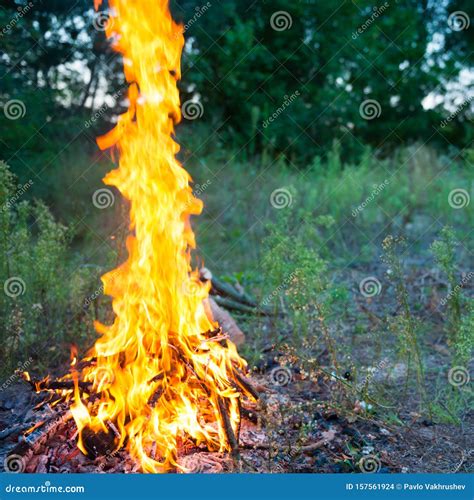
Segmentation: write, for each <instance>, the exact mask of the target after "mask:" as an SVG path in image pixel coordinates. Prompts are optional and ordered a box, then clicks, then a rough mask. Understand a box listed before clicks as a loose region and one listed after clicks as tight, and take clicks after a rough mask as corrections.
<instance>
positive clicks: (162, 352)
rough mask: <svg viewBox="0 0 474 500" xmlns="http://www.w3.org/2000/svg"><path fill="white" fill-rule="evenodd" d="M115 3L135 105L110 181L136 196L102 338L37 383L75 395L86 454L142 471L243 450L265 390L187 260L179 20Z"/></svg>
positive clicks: (124, 118) (150, 6)
mask: <svg viewBox="0 0 474 500" xmlns="http://www.w3.org/2000/svg"><path fill="white" fill-rule="evenodd" d="M100 3H101V0H96V5H95V7H96V9H97V8H99V6H100ZM109 8H110V17H109V20H108V23H107V29H106V33H107V36H108V38H109V39H110V40H111V42H112V45H113V47H114V50H116V51H117V52H119V53H120V54H122V56H123V61H124V71H125V77H126V79H127V81H128V83H129V88H128V101H129V105H128V110H127V111H126V112H125V113H124V114H122V115H121V116H120V117H119V119H118V123H117V126H116V127H115V128H114V129H113V130H112V131H111V132H109V133H108V134H107V135H105V136H103V137H100V138H99V139H98V144H99V146H100V148H101V149H108V148H112V150H113V151H114V152H117V156H118V158H119V160H118V164H119V166H118V168H117V169H115V170H113V171H111V172H110V173H108V174H107V175H106V177H105V178H104V182H105V184H107V185H109V186H114V187H115V188H116V189H118V190H119V191H120V193H121V194H122V195H123V197H124V198H125V199H126V200H128V202H129V205H130V235H129V236H128V239H127V249H128V258H127V260H126V261H125V262H124V263H123V264H122V265H120V266H119V267H118V268H117V269H114V270H113V271H111V272H109V273H107V274H105V275H104V276H103V277H102V281H103V284H104V291H105V293H106V294H107V295H110V296H111V297H112V299H113V301H112V306H113V311H114V313H115V320H114V322H113V324H111V325H103V324H101V323H96V325H95V326H96V330H97V332H98V333H99V334H100V338H99V339H98V340H97V341H96V343H95V345H94V347H93V348H92V350H91V352H90V353H88V355H87V357H86V358H84V359H82V360H79V359H78V357H77V355H76V354H74V355H73V358H72V362H71V373H70V374H68V375H67V376H66V377H63V378H62V379H61V380H59V381H55V382H54V381H51V380H50V379H49V378H48V379H45V380H42V381H40V382H33V384H34V386H35V389H36V390H38V391H39V390H43V389H46V390H57V391H60V393H61V396H62V397H63V398H64V399H65V400H67V401H69V402H70V410H71V413H72V416H73V418H74V421H75V423H76V425H77V429H78V433H77V436H78V437H77V439H78V441H77V446H78V447H79V449H80V450H81V451H82V452H83V453H84V454H87V455H88V456H90V457H96V456H98V455H101V454H104V455H105V454H113V453H114V452H116V451H117V450H119V449H122V448H124V447H125V448H126V449H127V450H128V452H129V453H130V455H131V456H132V457H133V458H134V459H135V460H136V461H137V462H138V463H139V464H140V466H141V469H142V470H143V471H144V472H166V471H168V470H170V469H173V470H174V469H177V468H178V469H179V467H180V466H179V463H178V455H179V452H180V449H183V447H186V446H187V445H189V444H192V445H193V446H195V447H204V448H205V449H207V450H209V451H220V452H226V451H228V452H236V450H237V448H238V435H239V426H240V418H241V417H240V410H241V399H242V398H243V397H248V398H253V399H255V398H257V396H258V395H257V393H256V392H255V390H254V389H253V388H252V387H251V385H250V384H249V382H248V381H247V380H246V379H245V378H244V372H245V369H246V363H245V361H244V360H243V359H242V358H241V357H240V356H239V354H238V353H237V350H236V347H235V345H234V344H233V343H232V342H231V341H230V340H229V338H228V336H227V335H226V334H225V332H223V331H222V329H221V328H220V327H219V325H218V324H217V322H215V321H214V320H213V317H212V314H211V311H210V307H209V304H208V300H207V299H208V293H209V288H210V284H209V282H206V281H202V280H201V279H200V276H199V272H198V270H193V269H192V267H191V251H192V250H193V249H194V248H195V238H194V233H193V231H192V229H191V224H190V216H191V215H198V214H199V213H200V212H201V210H202V202H201V201H200V200H198V199H197V198H195V196H194V195H193V192H192V189H191V186H190V182H191V178H190V176H189V174H188V173H187V172H186V170H185V169H184V168H183V166H182V165H181V164H180V163H179V161H178V160H177V159H176V154H177V153H178V151H179V145H178V144H177V143H176V141H175V139H174V132H175V125H176V124H177V123H178V122H179V121H180V119H181V110H180V98H179V91H178V87H177V82H178V80H179V79H180V76H181V69H180V59H181V53H182V49H183V45H184V38H183V28H182V26H180V25H178V24H177V23H175V22H174V21H173V19H172V17H171V14H170V11H169V7H168V1H167V0H135V1H133V2H130V1H127V0H111V1H110V2H109ZM26 376H27V375H26ZM27 377H28V376H27Z"/></svg>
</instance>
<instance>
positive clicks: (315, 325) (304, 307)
mask: <svg viewBox="0 0 474 500" xmlns="http://www.w3.org/2000/svg"><path fill="white" fill-rule="evenodd" d="M290 217H291V214H290V212H288V213H287V214H285V215H283V216H282V217H281V219H280V220H279V221H278V223H277V224H273V225H272V226H271V227H270V231H269V236H268V237H267V239H266V240H265V242H264V247H265V254H264V257H263V262H262V264H263V269H264V272H265V275H266V276H267V283H268V285H269V286H270V287H271V288H270V290H269V292H268V293H267V295H266V298H264V303H265V302H271V303H272V304H273V305H274V307H275V308H276V309H279V310H280V311H282V312H283V313H284V314H286V317H285V321H286V322H287V323H289V326H290V328H291V330H292V332H293V343H294V344H295V345H299V346H302V345H303V340H304V339H305V338H307V337H313V336H314V332H315V331H318V332H319V333H320V335H321V337H322V341H323V342H324V344H325V345H326V348H327V351H328V353H329V357H330V362H331V365H332V367H333V368H334V369H335V371H336V373H338V372H339V361H338V353H337V350H336V346H335V342H334V339H333V336H332V333H331V327H330V323H331V319H332V317H333V316H334V315H335V308H334V307H333V306H334V305H335V303H336V302H337V301H340V300H344V298H345V297H346V296H345V295H344V293H342V291H341V290H340V289H339V288H338V287H336V286H335V285H334V284H333V283H332V282H331V281H330V279H329V278H328V264H327V262H326V261H325V260H324V259H322V258H321V257H320V255H319V252H318V250H317V249H316V248H315V247H313V246H311V245H309V244H308V241H307V238H308V235H311V234H312V232H313V231H314V227H312V228H309V227H308V225H307V224H305V223H303V224H301V225H298V230H297V231H296V232H295V233H292V231H291V227H292V223H291V222H290V220H291V219H290ZM318 222H319V223H320V224H321V225H325V226H327V225H328V224H331V221H330V220H329V218H325V217H321V218H320V219H319V221H318Z"/></svg>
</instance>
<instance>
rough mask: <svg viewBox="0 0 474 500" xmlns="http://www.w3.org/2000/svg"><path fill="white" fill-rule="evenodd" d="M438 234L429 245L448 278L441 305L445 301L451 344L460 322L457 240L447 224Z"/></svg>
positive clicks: (453, 342) (453, 341)
mask: <svg viewBox="0 0 474 500" xmlns="http://www.w3.org/2000/svg"><path fill="white" fill-rule="evenodd" d="M440 236H441V237H440V239H439V240H437V241H435V242H433V244H432V245H431V251H432V252H433V254H434V256H435V258H436V261H437V263H438V265H439V266H440V267H441V269H442V271H443V272H444V273H445V274H446V276H447V278H448V283H449V290H448V294H447V297H446V299H443V301H442V303H443V305H444V303H446V305H447V310H448V328H447V329H448V339H449V341H450V343H451V344H455V343H456V336H457V332H458V331H459V326H460V324H461V286H460V284H459V280H458V278H457V273H456V246H457V241H456V236H455V233H454V231H453V230H452V229H451V228H450V227H449V226H445V227H444V228H443V229H442V230H441V235H440Z"/></svg>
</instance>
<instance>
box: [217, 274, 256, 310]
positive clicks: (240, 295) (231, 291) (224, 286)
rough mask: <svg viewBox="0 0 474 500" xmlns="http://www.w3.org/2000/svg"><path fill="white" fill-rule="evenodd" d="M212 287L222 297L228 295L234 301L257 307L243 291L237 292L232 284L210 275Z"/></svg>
mask: <svg viewBox="0 0 474 500" xmlns="http://www.w3.org/2000/svg"><path fill="white" fill-rule="evenodd" d="M211 283H212V288H213V289H214V290H215V291H216V293H217V294H218V295H223V296H224V297H229V298H231V299H232V300H235V301H236V302H240V303H242V304H245V305H247V306H250V307H257V302H256V301H255V300H254V299H253V298H252V297H250V296H249V295H247V294H246V293H245V292H239V291H238V290H236V289H235V288H234V287H233V286H232V285H230V284H229V283H226V282H224V281H221V280H220V279H218V278H216V277H215V276H212V278H211Z"/></svg>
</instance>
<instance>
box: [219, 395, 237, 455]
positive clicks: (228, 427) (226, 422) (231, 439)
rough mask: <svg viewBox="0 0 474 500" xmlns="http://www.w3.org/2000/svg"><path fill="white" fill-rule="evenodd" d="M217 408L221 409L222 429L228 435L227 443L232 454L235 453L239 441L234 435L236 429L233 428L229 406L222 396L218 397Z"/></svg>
mask: <svg viewBox="0 0 474 500" xmlns="http://www.w3.org/2000/svg"><path fill="white" fill-rule="evenodd" d="M217 406H218V408H219V415H220V417H221V422H222V427H223V429H224V432H225V435H226V439H227V443H228V444H229V446H230V449H231V450H232V453H235V452H236V451H237V450H238V448H239V443H238V439H237V438H236V436H235V434H234V429H233V428H232V424H231V422H230V418H229V414H228V408H227V404H226V403H225V401H224V399H223V398H221V397H220V396H217Z"/></svg>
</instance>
